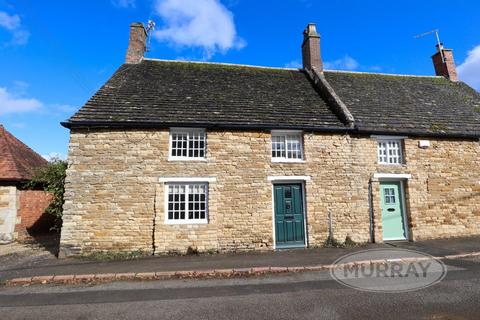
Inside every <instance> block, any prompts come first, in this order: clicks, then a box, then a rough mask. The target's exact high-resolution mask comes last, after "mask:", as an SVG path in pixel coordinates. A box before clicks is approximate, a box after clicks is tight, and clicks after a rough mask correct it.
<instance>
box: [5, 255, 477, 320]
mask: <svg viewBox="0 0 480 320" xmlns="http://www.w3.org/2000/svg"><path fill="white" fill-rule="evenodd" d="M446 263H447V265H448V273H447V276H446V278H445V279H444V280H443V281H441V282H440V283H438V284H436V285H434V286H431V287H428V288H426V289H422V290H419V291H414V292H407V293H389V294H385V293H370V292H364V291H358V290H354V289H350V288H347V287H344V286H342V285H341V284H339V283H337V282H335V281H333V280H332V279H331V278H330V276H329V274H328V273H327V272H311V273H297V274H283V275H276V276H266V277H260V278H248V279H226V280H182V281H178V280H177V281H153V282H114V283H108V284H100V285H96V286H89V285H75V286H54V285H45V286H30V287H3V288H0V315H1V318H2V320H3V319H6V320H9V319H47V318H48V319H50V318H53V319H69V320H72V319H402V320H404V319H432V320H447V319H450V320H455V319H480V303H479V301H480V259H479V258H469V259H462V260H447V261H446Z"/></svg>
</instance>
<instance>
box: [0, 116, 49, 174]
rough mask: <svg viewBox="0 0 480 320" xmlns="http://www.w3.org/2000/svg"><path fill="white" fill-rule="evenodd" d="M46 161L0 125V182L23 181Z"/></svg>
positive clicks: (45, 163)
mask: <svg viewBox="0 0 480 320" xmlns="http://www.w3.org/2000/svg"><path fill="white" fill-rule="evenodd" d="M45 165H47V161H46V160H45V159H44V158H42V157H41V156H40V155H39V154H38V153H36V152H35V151H33V150H32V149H30V148H29V147H28V146H27V145H25V144H24V143H23V142H21V141H20V140H18V139H17V138H15V137H14V136H13V135H12V134H11V133H10V132H8V131H7V130H6V129H5V128H4V127H3V126H2V125H1V124H0V181H12V182H14V181H24V180H28V179H30V178H32V176H33V174H34V172H35V169H36V168H38V167H41V166H45Z"/></svg>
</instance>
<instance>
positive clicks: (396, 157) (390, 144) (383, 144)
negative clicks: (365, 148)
mask: <svg viewBox="0 0 480 320" xmlns="http://www.w3.org/2000/svg"><path fill="white" fill-rule="evenodd" d="M401 148H402V142H401V140H384V141H379V142H378V162H379V163H382V164H401V163H402V149H401Z"/></svg>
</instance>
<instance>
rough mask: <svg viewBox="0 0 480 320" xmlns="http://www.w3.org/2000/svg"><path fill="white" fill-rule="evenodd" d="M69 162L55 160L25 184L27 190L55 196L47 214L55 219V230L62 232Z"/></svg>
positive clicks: (39, 170) (40, 169)
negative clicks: (64, 194) (38, 190)
mask: <svg viewBox="0 0 480 320" xmlns="http://www.w3.org/2000/svg"><path fill="white" fill-rule="evenodd" d="M66 170H67V161H64V160H60V159H58V158H54V159H52V160H50V162H49V163H48V165H47V166H45V167H42V168H39V169H38V170H37V171H36V172H35V175H34V177H33V178H32V179H31V180H30V181H28V182H27V183H26V184H25V188H27V189H39V188H40V189H43V190H44V191H47V192H50V193H51V194H52V195H53V198H52V201H51V203H50V205H49V207H48V208H47V209H46V210H45V212H46V213H48V214H51V215H53V216H54V217H55V224H54V226H53V227H52V229H53V230H56V231H60V229H61V227H62V215H63V202H64V200H63V193H64V192H65V176H66Z"/></svg>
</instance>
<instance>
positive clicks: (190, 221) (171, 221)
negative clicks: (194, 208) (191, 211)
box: [164, 179, 212, 225]
mask: <svg viewBox="0 0 480 320" xmlns="http://www.w3.org/2000/svg"><path fill="white" fill-rule="evenodd" d="M164 181H165V185H164V193H165V195H164V202H165V203H164V208H165V209H164V212H165V218H164V223H165V224H167V225H177V224H182V225H185V224H208V215H209V212H208V203H209V201H208V197H209V188H210V185H209V183H208V181H212V180H210V179H208V180H207V179H204V180H201V181H197V180H196V181H179V180H176V179H175V180H164ZM197 184H200V185H205V218H204V219H189V218H188V194H189V186H190V185H197ZM171 185H183V186H185V219H178V220H175V219H169V218H168V204H169V203H168V196H169V187H170V186H171Z"/></svg>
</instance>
